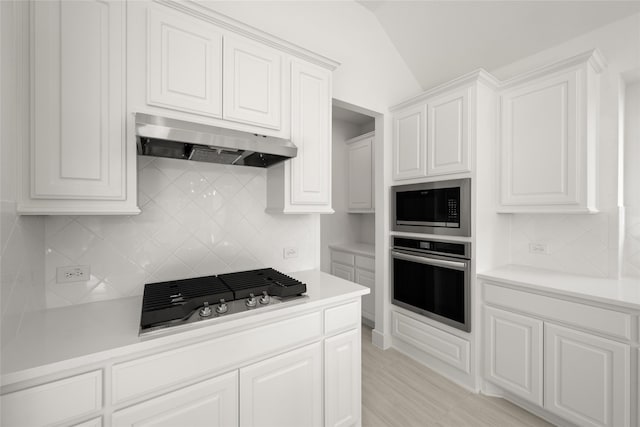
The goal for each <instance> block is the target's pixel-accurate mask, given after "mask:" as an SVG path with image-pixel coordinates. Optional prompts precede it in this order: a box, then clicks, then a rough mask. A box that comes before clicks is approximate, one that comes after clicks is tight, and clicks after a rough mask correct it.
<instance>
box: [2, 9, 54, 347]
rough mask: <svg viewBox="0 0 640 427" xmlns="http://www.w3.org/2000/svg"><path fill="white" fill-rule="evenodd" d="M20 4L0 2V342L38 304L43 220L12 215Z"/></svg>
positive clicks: (19, 138) (21, 126)
mask: <svg viewBox="0 0 640 427" xmlns="http://www.w3.org/2000/svg"><path fill="white" fill-rule="evenodd" d="M23 6H24V5H20V4H14V3H13V2H4V1H3V2H0V324H1V325H2V330H1V333H0V335H1V337H2V342H1V343H0V346H1V345H4V344H6V343H7V342H9V341H11V340H12V339H13V338H14V337H15V336H16V333H17V331H18V329H19V327H20V323H21V321H22V318H23V316H24V315H25V313H28V312H29V311H33V310H38V309H41V308H43V307H44V286H43V284H44V250H43V248H44V221H43V219H42V217H19V216H17V215H16V190H17V189H16V177H15V171H16V169H15V165H16V163H17V161H16V159H17V147H18V146H19V145H23V144H27V143H28V139H27V138H28V134H26V133H25V125H26V124H25V123H24V122H22V121H20V116H19V113H20V112H23V111H20V108H24V107H25V104H24V103H22V102H20V100H24V99H26V96H27V95H28V92H26V90H25V86H24V85H23V84H22V83H24V81H23V80H19V78H18V76H17V75H16V63H17V62H22V61H25V60H26V57H24V56H21V46H20V45H19V43H20V39H19V38H17V37H16V36H17V34H18V32H19V30H20V28H21V26H22V25H23V19H26V14H25V13H24V7H23Z"/></svg>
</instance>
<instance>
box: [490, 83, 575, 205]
mask: <svg viewBox="0 0 640 427" xmlns="http://www.w3.org/2000/svg"><path fill="white" fill-rule="evenodd" d="M577 79H578V74H577V73H576V72H575V71H572V72H568V73H565V74H563V75H560V76H557V77H555V78H553V79H545V80H542V81H536V82H533V83H529V84H526V85H524V86H523V87H518V88H515V89H512V90H510V91H507V92H505V93H503V94H502V96H501V107H502V133H501V139H502V167H501V173H502V181H501V183H502V194H501V196H502V203H503V204H507V205H509V204H510V205H528V204H534V205H535V204H577V203H578V202H579V195H578V188H577V181H576V177H577V170H576V168H577V167H578V163H577V162H578V155H579V153H578V151H577V150H578V149H579V147H578V138H579V135H578V130H577V115H578V114H579V111H578V101H579V100H578V92H577V87H576V85H577Z"/></svg>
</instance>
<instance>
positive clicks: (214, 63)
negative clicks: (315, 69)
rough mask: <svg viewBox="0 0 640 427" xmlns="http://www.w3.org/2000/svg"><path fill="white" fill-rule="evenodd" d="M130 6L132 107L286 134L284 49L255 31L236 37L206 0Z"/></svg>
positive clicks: (228, 22) (252, 130)
mask: <svg viewBox="0 0 640 427" xmlns="http://www.w3.org/2000/svg"><path fill="white" fill-rule="evenodd" d="M127 10H128V30H129V34H128V46H127V48H128V51H129V62H130V64H129V71H130V82H129V92H130V94H129V104H130V105H129V107H130V110H131V111H132V112H143V113H147V114H154V115H160V116H167V117H172V118H176V119H181V120H186V121H192V122H198V123H204V124H209V125H213V126H219V127H223V128H229V129H235V130H240V131H245V132H250V133H257V134H260V135H269V136H276V137H282V138H289V136H290V123H289V117H288V114H289V97H288V93H289V92H288V85H289V73H288V70H287V68H286V66H287V64H288V63H289V61H290V56H289V55H288V53H287V52H286V51H285V50H278V49H276V48H274V47H272V46H269V45H267V44H266V43H263V42H262V39H263V38H264V37H267V36H266V35H264V34H260V33H259V32H258V31H257V30H256V33H255V34H253V33H250V32H246V31H245V32H243V35H240V34H239V33H237V32H235V31H234V28H235V27H234V25H235V24H238V23H237V22H235V21H232V20H230V19H229V18H226V17H223V16H221V15H218V14H216V13H215V12H214V11H213V10H210V9H207V8H206V7H205V5H199V4H196V3H190V4H188V5H187V4H180V3H169V2H166V3H165V2H150V1H144V2H143V1H137V2H129V3H127ZM245 30H246V29H245ZM285 71H287V72H285Z"/></svg>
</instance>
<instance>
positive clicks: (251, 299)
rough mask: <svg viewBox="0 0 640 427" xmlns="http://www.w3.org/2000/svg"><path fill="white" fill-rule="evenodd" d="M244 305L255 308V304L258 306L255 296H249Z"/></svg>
mask: <svg viewBox="0 0 640 427" xmlns="http://www.w3.org/2000/svg"><path fill="white" fill-rule="evenodd" d="M245 304H246V305H247V307H255V306H256V304H258V301H257V300H256V296H255V295H253V294H249V298H247V300H246V301H245Z"/></svg>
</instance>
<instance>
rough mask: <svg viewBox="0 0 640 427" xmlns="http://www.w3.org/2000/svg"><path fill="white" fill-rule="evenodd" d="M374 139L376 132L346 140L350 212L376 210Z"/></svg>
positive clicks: (348, 204)
mask: <svg viewBox="0 0 640 427" xmlns="http://www.w3.org/2000/svg"><path fill="white" fill-rule="evenodd" d="M373 141H374V134H373V133H368V134H366V135H362V136H359V137H357V138H353V139H350V140H349V141H347V142H346V143H347V145H348V146H347V180H348V183H349V191H348V201H347V209H348V211H349V212H354V213H358V212H360V213H366V212H373V211H374V191H373V189H374V175H373V170H374V169H373V165H374V163H373V154H374V145H373Z"/></svg>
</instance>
